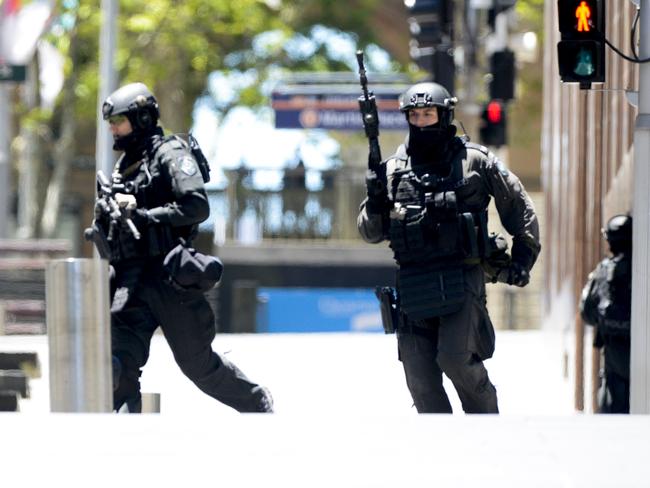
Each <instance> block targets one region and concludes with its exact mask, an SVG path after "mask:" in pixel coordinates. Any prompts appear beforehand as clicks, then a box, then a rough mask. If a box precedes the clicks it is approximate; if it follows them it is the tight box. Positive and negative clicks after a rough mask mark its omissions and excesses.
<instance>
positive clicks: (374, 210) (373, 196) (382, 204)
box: [366, 169, 389, 214]
mask: <svg viewBox="0 0 650 488" xmlns="http://www.w3.org/2000/svg"><path fill="white" fill-rule="evenodd" d="M366 191H367V195H368V199H367V200H366V210H367V211H368V213H370V214H380V213H383V212H384V211H385V210H386V209H387V208H388V205H389V202H388V193H387V191H386V183H385V182H384V181H382V180H381V178H379V176H378V175H377V173H375V172H374V171H372V170H370V169H369V170H368V171H366Z"/></svg>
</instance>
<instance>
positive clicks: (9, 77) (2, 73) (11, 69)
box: [0, 64, 27, 81]
mask: <svg viewBox="0 0 650 488" xmlns="http://www.w3.org/2000/svg"><path fill="white" fill-rule="evenodd" d="M26 77H27V70H26V67H25V66H24V65H13V64H0V81H25V79H26Z"/></svg>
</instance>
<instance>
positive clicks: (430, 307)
mask: <svg viewBox="0 0 650 488" xmlns="http://www.w3.org/2000/svg"><path fill="white" fill-rule="evenodd" d="M397 276H398V293H399V297H400V309H401V311H402V312H404V313H405V314H406V316H407V318H408V320H422V319H428V318H432V317H441V316H443V315H448V314H451V313H454V312H457V311H458V310H460V309H461V308H462V306H463V303H464V302H465V280H464V276H463V268H462V265H460V264H459V265H456V266H453V267H441V266H440V265H437V266H436V265H429V266H427V265H413V266H401V267H400V269H399V271H398V275H397Z"/></svg>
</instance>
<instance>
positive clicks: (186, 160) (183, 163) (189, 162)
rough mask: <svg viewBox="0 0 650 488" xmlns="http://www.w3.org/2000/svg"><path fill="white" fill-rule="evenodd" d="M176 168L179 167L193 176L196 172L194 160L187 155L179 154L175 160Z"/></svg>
mask: <svg viewBox="0 0 650 488" xmlns="http://www.w3.org/2000/svg"><path fill="white" fill-rule="evenodd" d="M176 161H177V163H178V169H180V170H181V171H182V172H183V173H185V174H186V175H187V176H194V175H195V174H196V172H197V170H198V169H197V167H196V162H195V161H194V159H193V158H192V157H190V156H188V155H183V156H179V157H178V159H177V160H176Z"/></svg>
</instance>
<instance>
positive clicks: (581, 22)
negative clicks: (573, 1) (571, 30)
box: [576, 2, 591, 32]
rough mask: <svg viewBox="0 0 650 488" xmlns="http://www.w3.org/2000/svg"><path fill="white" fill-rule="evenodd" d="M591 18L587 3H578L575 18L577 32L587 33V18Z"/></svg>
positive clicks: (588, 28) (588, 29)
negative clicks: (576, 20)
mask: <svg viewBox="0 0 650 488" xmlns="http://www.w3.org/2000/svg"><path fill="white" fill-rule="evenodd" d="M590 17H591V9H590V8H589V5H587V2H580V5H578V8H577V9H576V18H577V19H578V32H589V31H590V30H591V29H590V27H589V18H590Z"/></svg>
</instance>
